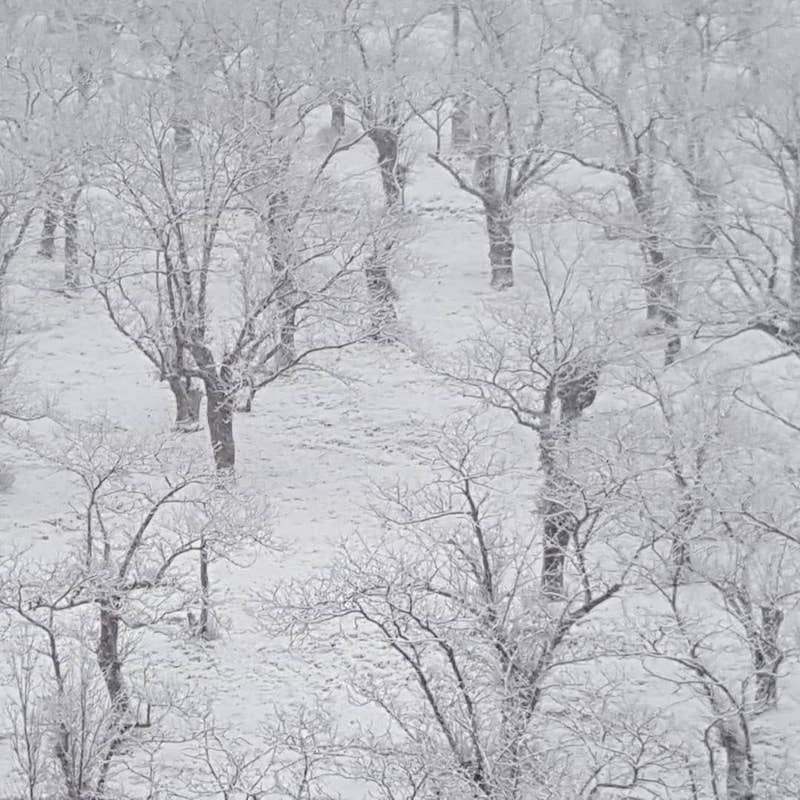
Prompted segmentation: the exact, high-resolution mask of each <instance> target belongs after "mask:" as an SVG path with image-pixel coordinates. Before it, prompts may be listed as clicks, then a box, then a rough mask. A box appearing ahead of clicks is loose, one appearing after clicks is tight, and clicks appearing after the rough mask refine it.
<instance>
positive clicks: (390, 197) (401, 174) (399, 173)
mask: <svg viewBox="0 0 800 800" xmlns="http://www.w3.org/2000/svg"><path fill="white" fill-rule="evenodd" d="M369 138H370V139H372V142H373V143H374V145H375V148H376V149H377V151H378V168H379V169H380V172H381V185H382V186H383V194H384V197H385V199H386V206H387V208H394V207H395V206H397V205H398V204H399V203H400V201H401V199H402V193H403V187H404V186H405V171H404V170H403V169H402V167H401V165H400V164H399V162H398V158H399V147H400V137H399V136H398V134H397V132H396V131H394V130H391V129H390V128H374V129H373V130H372V131H370V133H369Z"/></svg>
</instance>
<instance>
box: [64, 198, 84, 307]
mask: <svg viewBox="0 0 800 800" xmlns="http://www.w3.org/2000/svg"><path fill="white" fill-rule="evenodd" d="M82 191H83V188H82V187H79V188H77V189H76V190H75V191H74V192H72V194H71V195H70V196H69V200H68V201H67V204H66V206H65V208H64V286H65V288H67V289H70V290H73V291H77V289H78V288H79V286H80V272H79V269H78V201H79V200H80V196H81V193H82Z"/></svg>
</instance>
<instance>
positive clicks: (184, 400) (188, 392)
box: [168, 376, 203, 433]
mask: <svg viewBox="0 0 800 800" xmlns="http://www.w3.org/2000/svg"><path fill="white" fill-rule="evenodd" d="M168 383H169V388H170V389H171V390H172V396H173V397H174V398H175V430H176V431H181V432H182V433H189V432H191V431H197V430H199V429H200V401H201V400H202V397H203V395H202V392H201V391H200V390H199V389H198V388H197V387H194V386H191V385H189V384H188V383H186V382H184V381H183V380H182V379H181V378H179V377H177V376H173V377H171V378H169V379H168Z"/></svg>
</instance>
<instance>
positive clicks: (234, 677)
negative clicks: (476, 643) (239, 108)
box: [0, 145, 800, 796]
mask: <svg viewBox="0 0 800 800" xmlns="http://www.w3.org/2000/svg"><path fill="white" fill-rule="evenodd" d="M368 155H369V151H368V149H367V146H366V145H365V146H364V147H363V148H361V149H360V150H358V151H357V152H355V153H348V154H346V158H345V159H343V166H342V169H345V170H346V169H350V170H360V171H361V172H362V173H363V176H364V181H365V182H368V181H373V182H375V183H377V177H376V175H375V174H374V172H372V171H370V170H368V169H367V167H368V163H369V162H368V161H367V160H366V159H367V158H368ZM407 207H408V216H409V219H408V222H407V225H408V226H409V230H411V231H413V239H412V241H411V242H410V245H409V248H408V255H407V259H406V260H405V261H404V263H402V264H400V265H398V266H397V268H396V270H395V276H394V277H395V280H396V283H397V286H398V289H399V293H400V298H401V299H400V305H399V312H400V321H401V327H402V329H403V330H404V331H405V338H406V342H405V343H399V344H395V345H381V344H362V345H358V346H356V347H353V348H350V349H348V350H345V351H342V352H338V353H335V354H332V355H328V356H326V357H325V358H324V359H323V360H322V361H321V363H322V364H323V365H324V367H325V371H311V370H302V371H298V372H296V373H294V374H293V375H291V376H290V377H287V378H285V379H283V380H281V381H279V382H277V383H275V384H272V385H270V386H269V387H267V388H266V389H265V390H264V391H263V392H261V393H260V394H259V395H258V397H257V399H256V402H255V405H254V409H253V411H252V413H250V414H238V415H237V417H236V420H235V429H236V442H237V469H238V476H239V477H238V480H239V482H240V483H241V484H242V485H244V486H247V487H248V488H249V489H251V490H254V491H257V492H259V493H261V494H262V495H263V496H264V497H266V498H267V499H268V501H269V505H270V524H271V526H272V529H273V532H274V536H275V540H276V542H277V543H278V544H279V545H280V546H281V549H280V550H276V551H272V550H268V551H265V552H262V553H261V554H260V555H259V556H258V558H257V560H256V561H255V563H253V564H252V565H249V566H245V567H242V568H236V567H232V566H228V565H219V567H218V568H217V567H215V568H214V570H213V580H214V585H215V590H214V591H215V603H216V607H217V613H218V615H219V618H220V621H221V638H219V639H218V640H216V641H212V642H207V643H201V642H198V641H197V640H194V639H190V638H189V637H188V635H187V634H186V631H185V623H184V622H183V621H182V620H177V621H176V623H175V626H174V629H173V630H172V631H170V633H169V636H161V635H151V636H148V637H145V639H144V645H146V648H148V649H149V652H148V658H149V657H150V656H151V655H152V658H153V660H154V662H155V663H156V664H157V667H158V672H159V676H160V680H161V681H163V682H164V683H165V684H166V685H172V686H174V687H176V690H178V691H180V693H181V694H185V695H187V696H188V697H189V698H191V699H192V700H193V701H194V702H195V703H196V704H197V705H198V706H203V705H204V704H205V703H206V702H207V703H208V705H209V707H210V710H211V711H212V713H213V715H214V717H215V719H216V720H217V722H218V724H219V725H220V726H221V728H222V729H230V730H235V731H236V732H237V733H238V734H239V735H240V736H243V737H245V738H246V739H247V738H249V741H250V743H251V744H256V743H257V741H258V738H257V737H258V731H259V728H260V726H262V725H263V724H265V723H269V722H271V721H273V720H274V718H275V716H276V713H278V711H280V710H283V711H287V710H288V709H291V708H294V707H298V706H301V705H302V704H303V703H305V702H308V701H309V700H311V699H312V698H315V697H317V698H320V699H322V698H325V697H329V698H330V697H334V698H336V697H338V698H341V697H342V695H343V691H342V683H341V681H342V679H343V675H344V674H346V673H347V671H348V670H352V669H355V668H356V666H355V664H358V663H359V662H360V663H361V666H358V667H357V668H358V669H368V668H370V665H371V666H372V667H379V665H380V663H381V659H382V658H383V656H382V654H381V652H380V651H373V652H363V653H358V652H353V651H352V650H350V651H346V650H345V648H344V646H343V644H342V643H341V642H339V641H337V639H336V637H335V636H332V637H331V638H330V639H329V640H328V642H327V644H326V645H321V644H318V645H317V648H316V651H313V650H312V651H309V650H308V649H302V648H298V649H290V648H289V647H288V646H287V642H286V641H285V640H284V639H282V638H280V637H278V636H273V635H271V634H270V633H269V631H268V630H267V629H266V627H265V624H264V623H263V621H262V618H261V616H260V613H259V608H260V600H259V597H260V596H262V595H268V594H269V593H270V592H271V591H272V590H273V589H274V588H275V587H276V586H277V585H278V584H279V583H280V582H281V581H283V580H287V579H289V580H296V581H300V582H303V581H307V580H309V579H310V578H311V577H312V576H313V575H315V574H320V573H321V572H323V571H324V570H325V568H326V566H327V565H328V564H329V563H330V560H331V558H332V554H333V552H334V550H335V547H336V545H337V542H338V541H339V540H340V539H341V538H342V537H343V536H344V535H347V534H349V533H351V532H352V531H354V530H358V531H359V532H360V533H361V535H363V536H366V537H370V536H374V535H376V534H377V531H378V525H377V523H376V521H375V519H374V517H373V516H372V515H371V514H370V512H369V508H368V504H369V491H368V487H369V484H370V483H377V484H392V483H394V482H395V481H398V480H400V481H405V480H411V481H413V480H414V479H417V478H420V477H423V476H424V475H425V467H424V464H423V463H422V461H421V453H422V452H423V451H424V448H425V447H426V446H427V445H428V444H429V443H430V440H431V431H433V430H435V429H436V428H438V427H441V426H442V425H443V424H444V423H445V422H447V421H448V420H451V419H453V418H454V417H455V416H456V415H458V414H459V412H461V411H464V410H466V409H467V408H470V407H471V406H470V405H469V404H468V403H467V401H465V400H464V399H463V398H461V397H460V396H459V395H458V393H457V392H456V391H455V390H454V389H453V387H452V386H448V385H446V384H445V383H444V382H443V381H442V380H440V379H439V378H437V377H436V376H434V375H433V374H431V373H430V372H429V371H428V370H426V368H425V367H424V365H423V363H422V361H423V359H422V358H421V355H420V353H419V352H417V349H418V348H420V347H423V346H435V347H436V348H437V349H445V350H447V349H451V348H452V349H453V350H455V349H457V346H458V343H459V341H460V340H462V339H463V338H465V337H466V336H468V335H469V333H470V332H471V331H473V330H474V329H475V322H476V320H477V319H478V318H479V317H480V315H481V313H482V304H483V303H485V302H487V301H490V302H491V301H493V293H492V292H491V291H490V289H489V288H488V275H487V264H486V261H487V258H486V251H487V244H486V240H485V234H484V230H483V220H482V218H481V217H480V214H479V209H478V208H477V205H476V203H475V201H474V199H472V198H470V197H468V196H466V195H465V194H464V193H462V192H460V191H458V189H457V188H455V187H454V186H453V185H452V181H451V180H450V179H449V178H448V177H447V176H444V174H443V173H442V172H441V171H439V170H437V169H436V168H435V167H434V166H432V165H430V164H428V163H427V162H426V161H425V160H424V159H423V158H420V159H418V161H417V163H416V165H415V174H414V176H413V179H412V182H411V184H410V186H409V187H408V192H407ZM518 276H519V284H520V286H519V288H516V289H514V290H513V292H512V293H509V294H510V295H511V296H513V295H517V296H521V295H524V293H525V291H527V288H526V287H529V286H530V285H531V280H530V278H529V266H528V265H527V264H526V259H525V256H524V254H521V258H520V265H519V269H518ZM14 277H15V279H16V284H15V286H14V287H13V291H12V292H11V293H10V296H9V298H8V307H9V308H10V309H13V313H14V318H15V320H16V328H17V331H18V334H17V336H16V337H15V338H16V339H17V341H18V342H19V344H20V345H21V347H22V350H21V353H22V357H21V358H20V385H22V386H28V387H30V390H31V391H32V392H35V394H36V395H37V396H39V397H44V398H48V399H50V400H51V401H52V404H53V410H54V413H55V414H56V415H57V416H60V417H62V418H63V419H65V420H68V419H71V418H83V419H99V418H101V417H103V416H107V417H108V418H109V419H110V420H112V421H113V424H114V425H115V426H117V427H118V428H119V429H121V430H124V431H131V432H141V433H142V434H145V435H154V436H165V437H168V436H169V437H172V436H174V434H172V433H171V430H170V429H171V423H172V416H173V409H172V405H171V403H172V401H171V396H170V394H169V392H168V390H167V388H166V386H164V385H162V384H159V383H158V382H157V381H156V380H155V377H154V376H153V374H152V369H151V368H150V366H149V365H148V363H147V362H146V361H145V360H144V358H143V357H142V356H141V355H140V354H139V353H137V352H136V351H134V349H133V348H132V347H131V346H130V345H129V344H128V343H127V342H126V340H124V339H123V338H122V337H121V336H119V335H118V334H117V332H116V331H115V330H114V329H113V326H112V325H111V323H110V322H109V321H108V319H107V318H106V316H105V314H104V311H103V309H102V308H101V306H100V303H99V301H98V299H97V298H96V297H94V296H93V295H92V293H91V291H89V290H87V291H85V292H84V293H82V294H81V295H80V296H79V297H74V298H68V297H65V296H63V295H62V294H59V293H56V292H54V291H53V292H49V293H48V292H47V291H46V289H47V287H50V288H52V287H54V286H56V285H57V283H58V265H51V264H47V263H40V262H37V261H36V260H35V259H34V258H30V257H27V258H22V257H21V258H20V259H18V264H17V266H16V268H15V273H14ZM759 344H760V343H759ZM644 345H645V346H648V347H649V346H650V343H649V341H645V342H644ZM756 346H757V345H756V344H753V345H752V346H751V347H752V349H748V353H750V352H753V351H754V350H755V348H756ZM653 347H657V343H653ZM734 352H736V350H735V349H734ZM738 352H741V351H738ZM782 368H784V369H786V370H790V371H791V370H793V369H794V367H792V366H790V365H783V367H782ZM795 385H796V383H795ZM593 413H594V412H593ZM598 413H599V412H598ZM508 423H509V420H505V419H498V420H497V424H498V425H499V426H505V425H507V424H508ZM32 424H33V426H34V427H35V426H41V425H45V424H47V423H44V422H36V423H32ZM515 435H517V436H518V437H519V439H518V441H519V449H520V452H521V453H523V454H524V453H525V451H526V450H527V452H528V457H529V458H533V455H534V450H535V447H534V444H533V440H531V439H530V438H529V434H527V433H526V432H524V431H517V433H516V434H515ZM206 437H207V434H206V433H205V432H202V431H201V432H198V433H195V434H191V435H185V436H184V437H182V438H181V439H180V442H181V446H183V447H185V448H187V449H195V450H196V451H197V452H198V453H206V451H207V450H208V443H207V439H206ZM4 455H5V458H6V460H9V459H10V458H13V456H14V454H13V453H5V454H4ZM14 471H15V473H16V476H15V477H16V479H15V482H14V484H13V486H12V487H11V488H10V489H9V490H7V491H5V492H3V493H0V537H1V538H0V545H2V548H3V549H8V548H11V547H12V546H13V547H19V546H23V545H36V547H37V548H42V552H47V553H50V554H51V555H52V554H53V553H56V552H58V548H59V547H60V546H61V545H62V544H63V543H62V542H61V541H60V540H59V526H58V521H59V518H61V517H63V516H64V515H66V514H68V513H69V502H70V497H71V493H72V491H73V489H72V485H71V484H70V482H69V481H68V480H67V479H66V478H65V476H64V475H62V474H58V473H56V472H54V471H53V470H52V469H48V468H45V467H43V466H42V465H41V464H37V463H35V461H33V460H31V459H29V458H28V459H22V460H19V459H16V460H15V462H14ZM525 500H526V501H527V500H528V498H525ZM530 510H532V506H528V507H527V508H525V509H523V513H529V512H530ZM652 608H653V600H652V598H650V597H649V596H648V595H647V594H646V593H644V594H642V593H639V594H635V595H633V596H632V597H631V598H628V599H627V600H626V601H625V604H624V610H623V609H621V607H620V606H619V605H617V604H614V605H613V606H609V607H608V608H607V609H605V610H604V612H603V614H602V615H601V616H600V617H599V618H598V619H599V620H600V621H595V623H593V624H595V625H598V626H600V627H601V631H602V626H604V625H607V626H609V627H611V628H612V629H613V628H614V627H615V626H618V625H621V624H623V622H624V619H625V618H626V617H632V618H638V619H641V618H642V617H643V616H646V615H647V614H648V613H650V612H651V611H652ZM609 615H611V616H609ZM614 615H618V616H616V617H615V616H614ZM364 642H365V647H369V646H370V643H369V640H368V639H367V638H366V637H365V638H364ZM1 649H2V645H0V650H1ZM140 657H141V654H140ZM785 670H786V673H787V674H786V676H785V677H783V676H782V678H781V687H782V689H781V702H780V707H779V708H778V709H777V710H776V711H774V712H770V713H769V714H767V715H764V716H763V717H761V718H760V719H759V721H758V724H757V731H756V734H755V735H756V739H757V742H760V743H762V744H763V746H766V745H769V747H770V748H772V749H773V750H774V754H773V755H774V757H775V758H778V759H780V758H782V757H783V755H784V754H785V753H787V752H791V750H792V749H793V748H794V747H795V746H796V744H797V743H798V742H800V674H798V670H797V668H796V665H795V664H794V663H787V664H786V665H785ZM631 686H637V687H638V689H637V690H636V691H637V697H638V699H639V700H640V701H642V702H646V703H649V704H650V705H651V706H654V707H655V708H656V709H658V710H659V711H660V712H661V713H663V714H665V715H667V716H665V717H664V719H667V718H668V717H671V718H672V719H673V721H674V722H675V724H676V725H677V726H678V728H680V726H681V725H682V724H684V725H685V724H687V723H686V718H687V715H688V714H697V713H700V712H698V710H697V705H698V704H697V702H696V701H692V700H691V696H690V693H689V692H687V691H686V690H685V687H684V690H683V691H682V692H681V693H679V695H678V696H671V695H670V694H669V692H670V691H671V690H670V688H669V687H668V686H667V687H666V688H665V684H663V683H659V682H658V681H655V680H653V678H652V676H647V675H645V674H640V675H638V677H634V678H631ZM692 707H694V710H690V709H691V708H692ZM342 713H343V715H346V713H350V712H345V711H342ZM5 726H6V720H5V719H2V718H0V776H10V775H11V764H10V753H9V747H8V745H9V741H8V736H9V731H8V730H5V729H4V728H5ZM667 727H669V726H667ZM8 788H9V784H8V783H7V782H6V779H3V778H0V796H3V793H4V791H5V790H7V789H8ZM6 794H7V791H6Z"/></svg>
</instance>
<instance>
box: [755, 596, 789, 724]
mask: <svg viewBox="0 0 800 800" xmlns="http://www.w3.org/2000/svg"><path fill="white" fill-rule="evenodd" d="M760 611H761V626H760V630H759V631H757V633H756V634H755V637H754V638H755V641H754V642H753V643H752V652H753V666H754V668H755V674H756V706H757V707H758V709H759V710H763V709H765V708H769V707H771V706H774V705H775V704H776V703H777V701H778V669H779V668H780V665H781V664H782V663H783V652H782V651H781V648H780V645H779V644H778V635H779V633H780V629H781V623H782V622H783V611H781V609H779V608H775V607H774V606H761V609H760Z"/></svg>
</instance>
